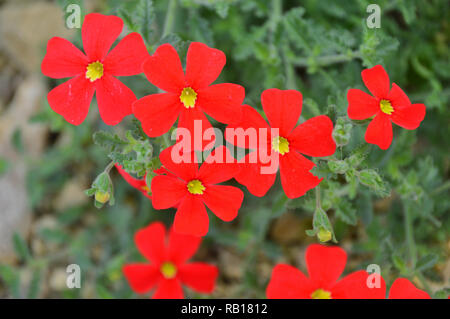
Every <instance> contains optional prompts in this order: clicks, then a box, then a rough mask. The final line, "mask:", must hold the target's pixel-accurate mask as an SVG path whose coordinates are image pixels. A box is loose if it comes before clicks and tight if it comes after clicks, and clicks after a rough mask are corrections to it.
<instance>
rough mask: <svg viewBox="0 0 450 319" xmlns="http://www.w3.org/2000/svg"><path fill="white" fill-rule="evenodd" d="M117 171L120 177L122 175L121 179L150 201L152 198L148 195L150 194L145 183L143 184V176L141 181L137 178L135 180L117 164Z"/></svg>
mask: <svg viewBox="0 0 450 319" xmlns="http://www.w3.org/2000/svg"><path fill="white" fill-rule="evenodd" d="M115 166H116V168H117V171H118V172H119V174H120V175H122V177H123V179H124V180H125V181H126V182H127V183H128V184H130V185H131V186H133V187H134V188H136V189H137V190H139V191H140V192H141V193H142V194H144V195H145V197H147V198H148V199H150V200H151V199H152V196H151V195H149V192H150V188H149V187H148V186H147V183H146V182H145V176H144V177H143V178H141V179H139V178H135V177H133V176H131V175H130V174H128V173H127V172H126V171H125V170H124V169H123V168H122V166H120V165H119V164H115Z"/></svg>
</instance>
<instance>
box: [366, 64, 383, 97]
mask: <svg viewBox="0 0 450 319" xmlns="http://www.w3.org/2000/svg"><path fill="white" fill-rule="evenodd" d="M361 76H362V79H363V81H364V84H365V85H366V87H367V88H368V89H369V91H370V92H371V93H372V94H373V95H374V96H376V97H378V98H380V99H384V98H386V97H387V96H388V94H389V75H388V74H387V73H386V71H385V70H384V68H383V67H382V66H381V65H375V66H374V67H373V68H371V69H365V70H363V71H362V72H361Z"/></svg>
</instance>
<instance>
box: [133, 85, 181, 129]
mask: <svg viewBox="0 0 450 319" xmlns="http://www.w3.org/2000/svg"><path fill="white" fill-rule="evenodd" d="M180 111H181V109H180V99H179V97H178V96H177V95H175V94H173V93H160V94H152V95H147V96H145V97H143V98H142V99H139V100H137V101H136V102H134V103H133V113H134V116H136V118H137V119H138V120H139V121H140V122H141V124H142V129H143V130H144V132H145V134H147V135H148V136H150V137H157V136H161V135H163V134H165V133H167V132H168V131H169V130H170V128H171V127H172V126H173V124H174V123H175V121H176V120H177V118H178V115H179V114H180Z"/></svg>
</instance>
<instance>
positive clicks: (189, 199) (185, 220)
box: [173, 195, 209, 236]
mask: <svg viewBox="0 0 450 319" xmlns="http://www.w3.org/2000/svg"><path fill="white" fill-rule="evenodd" d="M173 227H174V230H175V231H176V232H177V233H181V234H187V235H192V236H205V235H206V234H207V233H208V228H209V218H208V214H207V213H206V208H205V205H204V204H203V202H202V200H201V197H200V196H199V195H189V196H186V197H185V199H184V200H183V201H182V202H181V203H180V206H179V207H178V210H177V213H176V214H175V220H174V222H173Z"/></svg>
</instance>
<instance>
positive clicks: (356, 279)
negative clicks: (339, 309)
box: [331, 270, 386, 299]
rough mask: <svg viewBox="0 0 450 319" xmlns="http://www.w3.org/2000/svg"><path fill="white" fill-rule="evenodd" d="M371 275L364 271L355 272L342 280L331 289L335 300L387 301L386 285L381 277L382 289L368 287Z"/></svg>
mask: <svg viewBox="0 0 450 319" xmlns="http://www.w3.org/2000/svg"><path fill="white" fill-rule="evenodd" d="M368 277H369V274H368V273H367V272H366V271H364V270H360V271H355V272H353V273H351V274H349V275H347V276H345V277H344V278H342V279H341V280H339V281H338V282H337V283H336V285H335V286H334V287H333V288H332V289H331V297H332V298H333V299H385V298H386V283H385V282H384V280H383V278H381V276H380V287H379V288H376V287H373V288H370V287H369V286H368V285H367V279H368Z"/></svg>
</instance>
